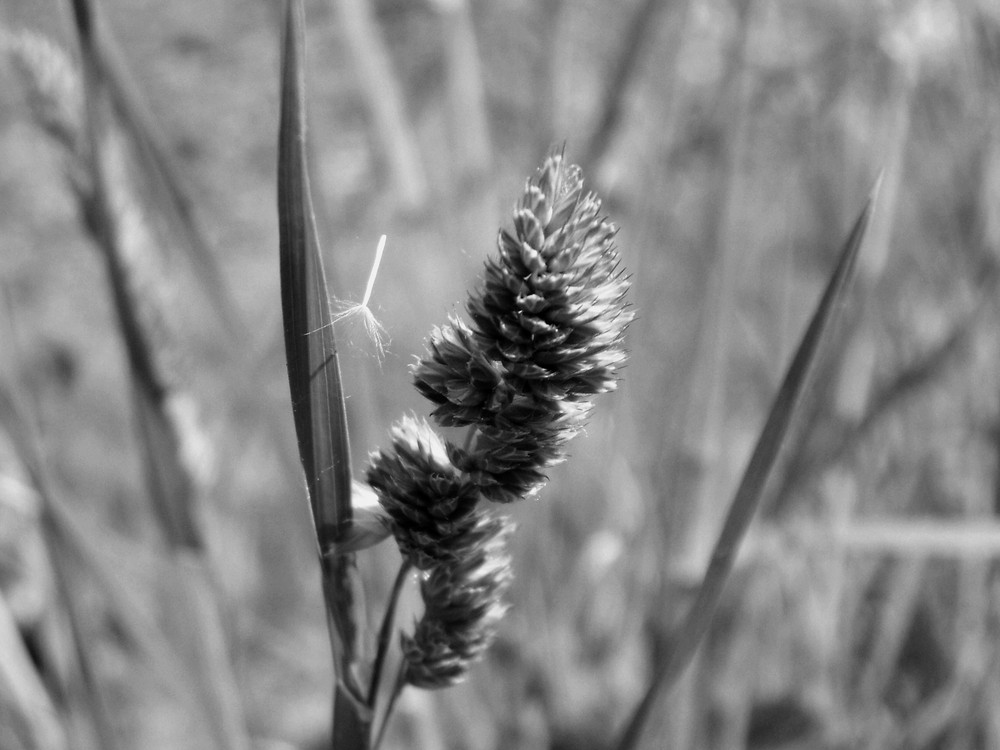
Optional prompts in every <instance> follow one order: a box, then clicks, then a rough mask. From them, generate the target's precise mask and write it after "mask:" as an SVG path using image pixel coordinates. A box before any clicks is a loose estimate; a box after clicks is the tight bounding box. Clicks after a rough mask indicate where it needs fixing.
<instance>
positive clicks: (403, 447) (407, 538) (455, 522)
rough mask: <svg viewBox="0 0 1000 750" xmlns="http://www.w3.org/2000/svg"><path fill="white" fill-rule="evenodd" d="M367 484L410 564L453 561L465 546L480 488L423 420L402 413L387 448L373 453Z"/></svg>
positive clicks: (426, 567) (424, 567) (421, 565)
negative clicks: (379, 503) (452, 457)
mask: <svg viewBox="0 0 1000 750" xmlns="http://www.w3.org/2000/svg"><path fill="white" fill-rule="evenodd" d="M368 483H369V484H370V485H371V486H372V489H374V490H375V491H376V492H377V493H378V496H379V502H381V504H382V507H383V508H384V509H385V511H386V513H387V514H388V515H389V519H390V521H389V526H390V528H391V530H392V533H393V535H394V536H395V538H396V543H397V544H398V545H399V551H400V553H401V554H402V555H403V557H404V558H405V559H407V560H408V561H409V562H410V563H411V564H412V565H413V566H414V567H416V568H419V569H420V570H430V569H431V568H433V567H435V566H436V565H439V564H441V563H443V562H448V561H453V560H454V559H455V557H456V555H458V554H461V553H462V551H463V550H462V548H463V547H465V546H467V544H466V543H465V541H464V540H465V539H466V538H467V537H468V534H469V533H470V531H471V530H472V528H473V527H474V526H475V524H476V515H475V509H476V503H477V502H478V501H479V492H478V490H477V488H476V486H475V485H474V484H473V483H472V481H470V479H469V477H468V476H467V475H465V474H463V473H462V472H460V471H459V470H458V469H457V468H456V467H455V466H454V464H452V462H451V459H450V458H449V457H448V452H447V450H446V448H445V444H444V441H443V440H442V439H441V438H440V437H439V436H438V435H437V434H436V433H435V432H434V431H433V430H432V429H431V427H430V425H428V424H427V422H426V421H424V420H422V419H417V418H414V417H404V418H403V419H402V420H401V421H400V422H399V423H397V424H396V426H395V427H394V428H393V430H392V447H391V449H389V450H383V451H380V452H378V453H376V454H374V455H373V456H372V460H371V464H370V466H369V469H368Z"/></svg>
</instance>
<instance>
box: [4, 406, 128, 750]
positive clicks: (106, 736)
mask: <svg viewBox="0 0 1000 750" xmlns="http://www.w3.org/2000/svg"><path fill="white" fill-rule="evenodd" d="M0 425H2V426H3V432H2V434H0V440H3V441H5V442H6V441H8V440H9V442H10V446H11V448H12V449H13V455H14V456H15V457H16V459H15V460H16V462H17V463H18V464H19V466H18V473H19V474H23V477H24V481H25V482H28V483H30V485H31V486H32V488H33V490H34V491H35V493H37V497H38V498H39V499H40V510H41V513H40V518H41V528H42V531H43V537H44V539H45V546H46V551H47V553H48V560H49V563H50V570H51V572H52V578H53V579H54V581H55V584H56V590H57V591H58V592H59V602H60V604H61V605H62V611H63V613H64V614H65V620H64V621H65V624H66V625H67V627H68V630H69V633H68V635H69V639H68V642H69V643H70V644H71V647H70V650H69V654H70V655H71V658H72V660H73V662H74V663H75V665H76V667H77V673H76V674H77V676H78V677H79V678H80V683H81V687H82V688H83V695H84V700H85V704H86V706H87V708H88V716H89V718H90V721H91V724H92V726H93V729H94V732H95V734H96V735H97V737H98V739H99V741H100V744H101V747H106V748H108V750H115V749H116V748H118V747H119V746H120V745H119V743H118V741H117V739H116V734H115V731H114V726H113V722H112V720H111V716H112V714H111V711H110V708H109V706H108V703H107V699H106V696H105V694H104V691H103V690H102V689H101V686H100V684H99V681H98V679H97V674H96V670H95V669H94V664H93V661H92V655H93V653H94V651H93V649H91V648H88V646H87V638H86V635H85V634H86V632H87V630H88V628H87V626H86V622H85V620H86V617H85V616H84V615H83V613H82V611H81V606H80V599H79V596H78V595H77V592H78V591H79V588H78V586H77V585H76V584H77V582H78V579H77V578H76V576H77V574H78V571H79V569H78V568H77V567H75V566H73V565H70V564H69V562H68V559H67V557H66V554H65V552H66V551H65V549H64V547H63V546H62V545H60V544H59V543H58V542H57V541H56V539H55V538H54V535H53V534H52V528H53V527H52V523H51V521H52V515H51V512H50V509H51V504H50V503H49V502H48V499H49V493H48V490H47V485H48V482H47V480H46V477H45V471H44V466H43V463H42V458H41V451H40V449H38V447H37V446H38V443H37V437H36V436H35V432H34V430H32V429H31V426H30V425H29V424H28V423H27V422H26V421H25V420H24V419H23V418H22V416H21V413H20V411H19V410H18V409H17V408H16V405H15V399H14V397H13V395H12V394H11V393H9V392H8V391H7V389H6V388H2V387H0ZM0 604H2V601H0ZM4 614H5V613H4ZM5 640H6V636H5ZM5 648H6V649H7V650H5V651H4V650H0V654H2V658H0V660H3V661H5V660H6V659H7V658H8V657H9V658H11V659H12V662H13V664H15V665H17V664H19V663H20V655H19V653H18V652H17V650H16V649H14V648H13V645H12V644H11V643H7V644H6V645H5ZM29 663H30V661H29ZM22 666H23V665H22ZM17 668H18V669H19V670H20V671H21V674H20V677H19V679H22V680H27V684H28V685H31V683H32V682H33V681H34V680H33V679H32V678H31V676H29V675H28V674H26V673H24V671H23V669H22V667H17ZM67 677H68V676H67V675H64V674H60V675H59V676H58V677H57V678H56V679H57V680H58V684H59V687H60V689H61V690H63V691H69V687H68V684H67V683H68V681H69V680H72V678H68V679H67ZM35 679H37V675H36V676H35ZM64 681H65V682H64ZM2 682H3V680H2V679H0V683H2ZM0 705H2V704H0ZM0 735H2V730H0Z"/></svg>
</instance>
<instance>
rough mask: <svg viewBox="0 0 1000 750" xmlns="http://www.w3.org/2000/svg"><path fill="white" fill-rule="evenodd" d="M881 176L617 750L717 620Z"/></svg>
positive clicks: (628, 748)
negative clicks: (705, 564)
mask: <svg viewBox="0 0 1000 750" xmlns="http://www.w3.org/2000/svg"><path fill="white" fill-rule="evenodd" d="M880 183H881V177H880V178H879V180H878V181H877V182H876V184H875V187H874V189H873V190H872V192H871V194H870V195H869V197H868V201H867V202H866V203H865V206H864V208H863V209H862V211H861V214H860V215H859V216H858V219H857V221H856V222H855V223H854V227H853V228H852V229H851V232H850V234H849V235H848V237H847V240H846V241H845V242H844V245H843V248H842V249H841V252H840V257H839V260H838V262H837V266H836V268H835V269H834V271H833V274H832V275H831V277H830V280H829V282H828V283H827V286H826V289H825V290H824V292H823V296H822V297H821V298H820V301H819V303H818V304H817V306H816V309H815V311H814V312H813V316H812V319H811V320H810V321H809V325H808V327H807V328H806V331H805V333H804V334H803V335H802V339H801V340H800V342H799V346H798V349H797V350H796V352H795V355H794V357H793V358H792V362H791V364H790V365H789V366H788V369H787V371H786V372H785V377H784V380H783V381H782V383H781V386H780V388H779V389H778V393H777V395H776V396H775V398H774V401H773V403H772V404H771V409H770V411H769V413H768V416H767V420H766V422H765V423H764V427H763V428H762V429H761V432H760V436H759V437H758V438H757V444H756V445H755V446H754V450H753V453H752V454H751V456H750V461H749V463H748V464H747V467H746V469H745V470H744V473H743V477H742V479H741V480H740V484H739V486H738V488H737V490H736V494H735V496H734V497H733V500H732V503H731V504H730V506H729V511H728V513H727V514H726V519H725V522H724V523H723V526H722V530H721V531H720V533H719V538H718V540H717V541H716V544H715V548H714V549H713V550H712V557H711V559H710V561H709V564H708V569H707V570H706V572H705V577H704V579H703V580H702V584H701V587H700V588H699V590H698V594H697V596H696V598H695V601H694V604H693V605H692V607H691V610H690V611H689V612H688V614H687V616H686V618H685V619H684V621H683V623H682V625H681V627H680V630H679V632H678V635H677V637H676V638H675V639H674V640H673V642H672V643H671V645H670V648H669V649H668V651H667V653H666V654H665V655H664V658H663V659H662V660H661V662H660V663H659V664H658V665H657V666H656V671H655V672H654V675H653V679H652V681H651V684H650V685H649V688H648V689H647V692H646V694H645V696H644V697H643V699H642V701H640V703H639V705H638V706H637V707H636V710H635V712H634V713H633V714H632V716H631V717H630V719H629V721H628V723H627V724H626V727H625V730H624V732H623V733H622V735H621V738H620V739H619V741H618V743H617V745H616V747H617V748H618V750H634V748H636V747H637V746H638V743H639V740H640V738H641V735H642V731H643V728H644V727H645V725H646V722H647V721H648V719H649V717H650V714H651V712H652V709H653V707H654V705H655V704H656V703H657V701H658V700H659V699H660V698H661V696H662V695H663V694H664V693H665V691H666V690H667V689H669V688H670V687H671V686H672V685H673V684H674V683H675V682H676V681H677V680H678V678H679V677H680V676H681V675H682V674H683V672H684V670H685V669H686V668H687V666H688V665H689V664H690V663H691V660H692V659H693V658H694V655H695V653H696V652H697V650H698V645H699V644H700V642H701V640H702V638H703V637H704V636H705V634H706V633H707V632H708V628H709V626H710V624H711V620H712V616H713V614H714V612H715V609H716V607H717V605H718V603H719V600H720V598H721V595H722V591H723V588H724V586H725V583H726V580H727V579H728V577H729V573H730V572H731V571H732V568H733V564H734V562H735V560H736V554H737V552H738V550H739V545H740V542H741V541H742V540H743V537H744V536H745V535H746V532H747V529H748V528H749V526H750V521H751V520H752V519H753V516H754V513H755V512H756V510H757V508H758V506H759V505H760V500H761V497H762V496H763V493H764V487H765V484H766V482H767V479H768V476H769V475H770V472H771V469H772V468H773V467H774V464H775V460H776V459H777V457H778V451H779V449H780V448H781V446H782V443H783V441H784V438H785V435H786V434H787V432H788V428H789V425H790V424H791V422H792V418H793V417H795V416H796V414H797V410H798V405H799V402H800V399H801V396H802V393H803V392H804V390H805V388H806V386H807V384H808V382H809V375H810V372H811V370H812V365H813V363H814V362H815V360H816V356H817V353H818V351H819V349H820V345H821V344H822V343H823V342H824V341H826V340H827V339H828V338H829V332H830V330H831V329H832V323H833V321H834V319H835V317H836V314H837V312H838V310H839V308H840V307H841V305H842V303H843V301H844V297H845V292H846V289H847V285H848V282H849V281H850V279H851V278H852V276H853V272H854V268H855V265H856V261H857V257H858V251H859V250H860V248H861V243H862V240H863V239H864V236H865V231H866V230H867V228H868V223H869V220H870V218H871V213H872V210H873V206H874V203H875V199H876V196H877V194H878V187H879V184H880Z"/></svg>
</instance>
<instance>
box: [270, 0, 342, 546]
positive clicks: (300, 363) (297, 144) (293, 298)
mask: <svg viewBox="0 0 1000 750" xmlns="http://www.w3.org/2000/svg"><path fill="white" fill-rule="evenodd" d="M298 6H299V3H297V2H290V5H289V16H288V21H287V24H286V33H285V40H284V45H285V52H284V56H283V57H284V59H283V66H282V92H281V125H280V134H279V144H278V221H279V230H280V256H281V304H282V312H283V317H284V330H285V355H286V357H287V360H288V384H289V388H290V390H291V397H292V414H293V417H294V419H295V430H296V436H297V437H298V441H299V453H300V456H301V458H302V465H303V468H304V469H305V473H306V484H307V485H308V488H309V499H310V502H311V503H312V507H313V516H314V520H315V522H316V533H317V535H318V537H319V540H320V543H321V546H324V542H335V541H336V540H337V537H338V535H339V533H340V531H341V529H343V530H345V531H346V529H347V527H348V526H349V524H350V521H351V503H350V497H351V474H350V449H349V447H348V441H347V416H346V410H345V407H344V397H343V393H342V386H341V380H340V366H339V361H338V356H337V346H336V340H335V338H334V333H333V326H332V325H331V324H332V320H333V317H332V314H331V311H330V304H329V299H330V298H329V295H328V293H327V286H326V277H325V275H324V272H323V261H322V258H321V256H320V247H319V238H318V235H317V231H316V218H315V214H314V211H313V202H312V194H311V188H310V185H309V171H308V165H307V161H306V111H305V71H304V52H303V50H302V45H303V39H302V37H303V28H302V25H303V19H302V17H301V13H302V11H301V8H299V7H298Z"/></svg>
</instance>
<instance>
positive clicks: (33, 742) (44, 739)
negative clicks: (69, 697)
mask: <svg viewBox="0 0 1000 750" xmlns="http://www.w3.org/2000/svg"><path fill="white" fill-rule="evenodd" d="M0 706H3V710H2V711H0V737H3V738H4V741H5V743H6V744H5V745H4V746H5V747H12V748H25V750H64V748H66V746H67V743H66V736H65V732H64V730H63V727H62V725H61V723H60V720H59V713H58V712H57V711H56V707H55V705H54V704H53V703H52V699H51V698H50V697H49V694H48V692H47V691H46V690H45V685H44V684H42V681H41V679H40V678H39V676H38V672H37V671H35V666H34V664H33V663H32V661H31V656H30V655H29V654H28V650H27V649H26V648H25V646H24V640H23V639H22V638H21V633H20V632H19V631H18V629H17V623H16V622H15V621H14V615H13V614H11V611H10V608H9V607H8V606H7V602H6V601H5V600H4V598H3V596H2V595H0Z"/></svg>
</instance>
